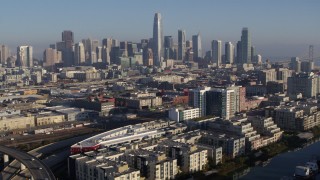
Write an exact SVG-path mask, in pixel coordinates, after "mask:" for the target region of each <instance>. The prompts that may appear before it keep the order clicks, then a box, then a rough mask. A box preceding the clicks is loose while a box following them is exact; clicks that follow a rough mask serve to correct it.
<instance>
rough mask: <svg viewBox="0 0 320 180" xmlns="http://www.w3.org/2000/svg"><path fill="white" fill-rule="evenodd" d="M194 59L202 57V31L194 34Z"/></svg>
mask: <svg viewBox="0 0 320 180" xmlns="http://www.w3.org/2000/svg"><path fill="white" fill-rule="evenodd" d="M192 48H193V60H198V59H199V58H202V46H201V37H200V33H198V34H197V35H194V36H192Z"/></svg>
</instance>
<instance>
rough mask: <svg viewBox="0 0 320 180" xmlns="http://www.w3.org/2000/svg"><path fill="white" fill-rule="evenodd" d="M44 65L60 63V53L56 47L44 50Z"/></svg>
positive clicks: (49, 65)
mask: <svg viewBox="0 0 320 180" xmlns="http://www.w3.org/2000/svg"><path fill="white" fill-rule="evenodd" d="M43 61H44V66H46V67H51V66H53V65H55V64H56V63H58V53H57V50H56V49H52V48H47V49H46V50H45V51H44V52H43Z"/></svg>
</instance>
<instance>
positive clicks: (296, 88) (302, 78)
mask: <svg viewBox="0 0 320 180" xmlns="http://www.w3.org/2000/svg"><path fill="white" fill-rule="evenodd" d="M318 79H319V77H318V76H316V75H315V74H314V73H312V72H311V73H299V74H296V75H294V76H292V77H288V91H287V93H288V95H289V97H291V98H295V97H297V95H298V94H299V93H301V94H302V96H303V97H307V98H312V97H316V95H317V93H318Z"/></svg>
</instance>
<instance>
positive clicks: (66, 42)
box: [57, 31, 74, 66]
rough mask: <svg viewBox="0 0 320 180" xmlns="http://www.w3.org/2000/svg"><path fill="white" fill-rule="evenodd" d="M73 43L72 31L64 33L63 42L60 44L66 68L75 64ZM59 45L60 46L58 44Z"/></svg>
mask: <svg viewBox="0 0 320 180" xmlns="http://www.w3.org/2000/svg"><path fill="white" fill-rule="evenodd" d="M73 43H74V36H73V32H72V31H63V32H62V42H61V43H60V44H59V46H60V47H59V48H58V47H57V49H58V50H59V51H62V61H63V64H64V66H72V65H73V63H74V58H73ZM57 45H58V44H57Z"/></svg>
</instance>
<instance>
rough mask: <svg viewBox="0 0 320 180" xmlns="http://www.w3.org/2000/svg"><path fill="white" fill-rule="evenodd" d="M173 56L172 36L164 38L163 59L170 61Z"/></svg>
mask: <svg viewBox="0 0 320 180" xmlns="http://www.w3.org/2000/svg"><path fill="white" fill-rule="evenodd" d="M173 54H174V50H173V38H172V36H165V37H164V59H165V60H167V59H172V58H173Z"/></svg>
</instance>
